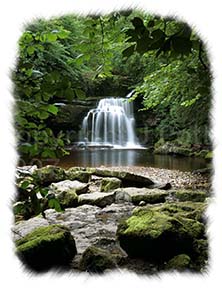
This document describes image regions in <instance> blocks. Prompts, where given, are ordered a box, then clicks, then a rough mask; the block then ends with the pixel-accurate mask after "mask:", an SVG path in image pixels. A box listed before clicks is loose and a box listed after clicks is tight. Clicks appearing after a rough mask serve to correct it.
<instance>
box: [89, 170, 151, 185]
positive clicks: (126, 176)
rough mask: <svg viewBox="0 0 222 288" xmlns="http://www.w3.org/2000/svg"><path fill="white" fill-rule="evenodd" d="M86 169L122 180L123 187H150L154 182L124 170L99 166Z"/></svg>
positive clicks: (99, 174)
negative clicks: (100, 167)
mask: <svg viewBox="0 0 222 288" xmlns="http://www.w3.org/2000/svg"><path fill="white" fill-rule="evenodd" d="M88 171H89V172H91V173H92V174H94V175H97V176H102V177H116V178H119V179H120V180H121V181H122V186H123V187H150V186H152V185H154V184H155V183H154V182H153V181H152V180H151V179H149V178H147V177H144V176H141V175H137V174H134V173H130V172H125V171H113V170H108V169H99V168H98V169H95V168H91V169H89V170H88Z"/></svg>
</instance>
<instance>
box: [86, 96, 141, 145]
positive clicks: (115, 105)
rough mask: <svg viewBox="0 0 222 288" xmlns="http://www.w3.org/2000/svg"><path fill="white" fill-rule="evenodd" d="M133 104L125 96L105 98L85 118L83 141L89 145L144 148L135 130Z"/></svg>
mask: <svg viewBox="0 0 222 288" xmlns="http://www.w3.org/2000/svg"><path fill="white" fill-rule="evenodd" d="M134 123H135V119H134V116H133V104H132V102H129V101H128V100H127V99H124V98H113V97H112V98H105V99H101V100H100V101H99V104H98V107H97V108H96V109H91V110H90V111H89V112H88V114H87V115H86V117H85V118H84V119H83V123H82V131H81V139H80V140H81V141H83V142H85V143H86V144H87V145H88V146H90V145H93V146H109V145H110V146H112V147H113V148H121V149H123V148H126V149H129V148H134V149H135V148H142V147H141V146H140V145H139V143H138V141H137V138H136V135H135V131H134Z"/></svg>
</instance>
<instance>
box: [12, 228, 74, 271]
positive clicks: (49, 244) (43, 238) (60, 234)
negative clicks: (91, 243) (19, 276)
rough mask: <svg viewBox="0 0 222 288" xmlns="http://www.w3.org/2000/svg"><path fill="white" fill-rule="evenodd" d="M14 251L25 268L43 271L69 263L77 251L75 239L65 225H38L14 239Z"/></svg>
mask: <svg viewBox="0 0 222 288" xmlns="http://www.w3.org/2000/svg"><path fill="white" fill-rule="evenodd" d="M16 253H17V255H18V256H19V258H20V259H21V261H22V262H23V264H25V265H26V267H27V268H29V269H32V270H34V271H39V272H40V271H45V270H48V269H50V268H52V267H59V266H60V267H61V268H62V267H63V266H67V265H69V264H70V262H71V260H72V258H73V257H74V256H75V254H76V253H77V251H76V245H75V240H74V238H73V237H72V235H71V233H70V232H69V230H68V229H67V228H66V227H63V226H61V225H49V226H46V227H39V228H37V229H35V230H33V231H32V232H30V233H29V234H27V235H26V236H25V237H23V238H21V239H20V240H17V241H16Z"/></svg>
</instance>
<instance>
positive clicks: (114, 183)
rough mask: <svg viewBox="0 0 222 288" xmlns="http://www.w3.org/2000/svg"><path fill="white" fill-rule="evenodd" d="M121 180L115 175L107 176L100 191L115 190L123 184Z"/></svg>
mask: <svg viewBox="0 0 222 288" xmlns="http://www.w3.org/2000/svg"><path fill="white" fill-rule="evenodd" d="M121 183H122V182H121V180H120V179H118V178H115V177H106V178H103V179H102V181H101V186H100V191H101V192H109V191H113V190H115V189H117V188H119V187H120V186H121Z"/></svg>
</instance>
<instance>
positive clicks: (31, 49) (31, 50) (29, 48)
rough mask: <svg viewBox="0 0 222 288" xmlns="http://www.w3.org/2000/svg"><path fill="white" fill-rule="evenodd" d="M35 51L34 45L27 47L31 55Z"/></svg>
mask: <svg viewBox="0 0 222 288" xmlns="http://www.w3.org/2000/svg"><path fill="white" fill-rule="evenodd" d="M34 52H35V47H34V46H29V47H28V48H27V53H28V55H29V56H31V55H32V54H34Z"/></svg>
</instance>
